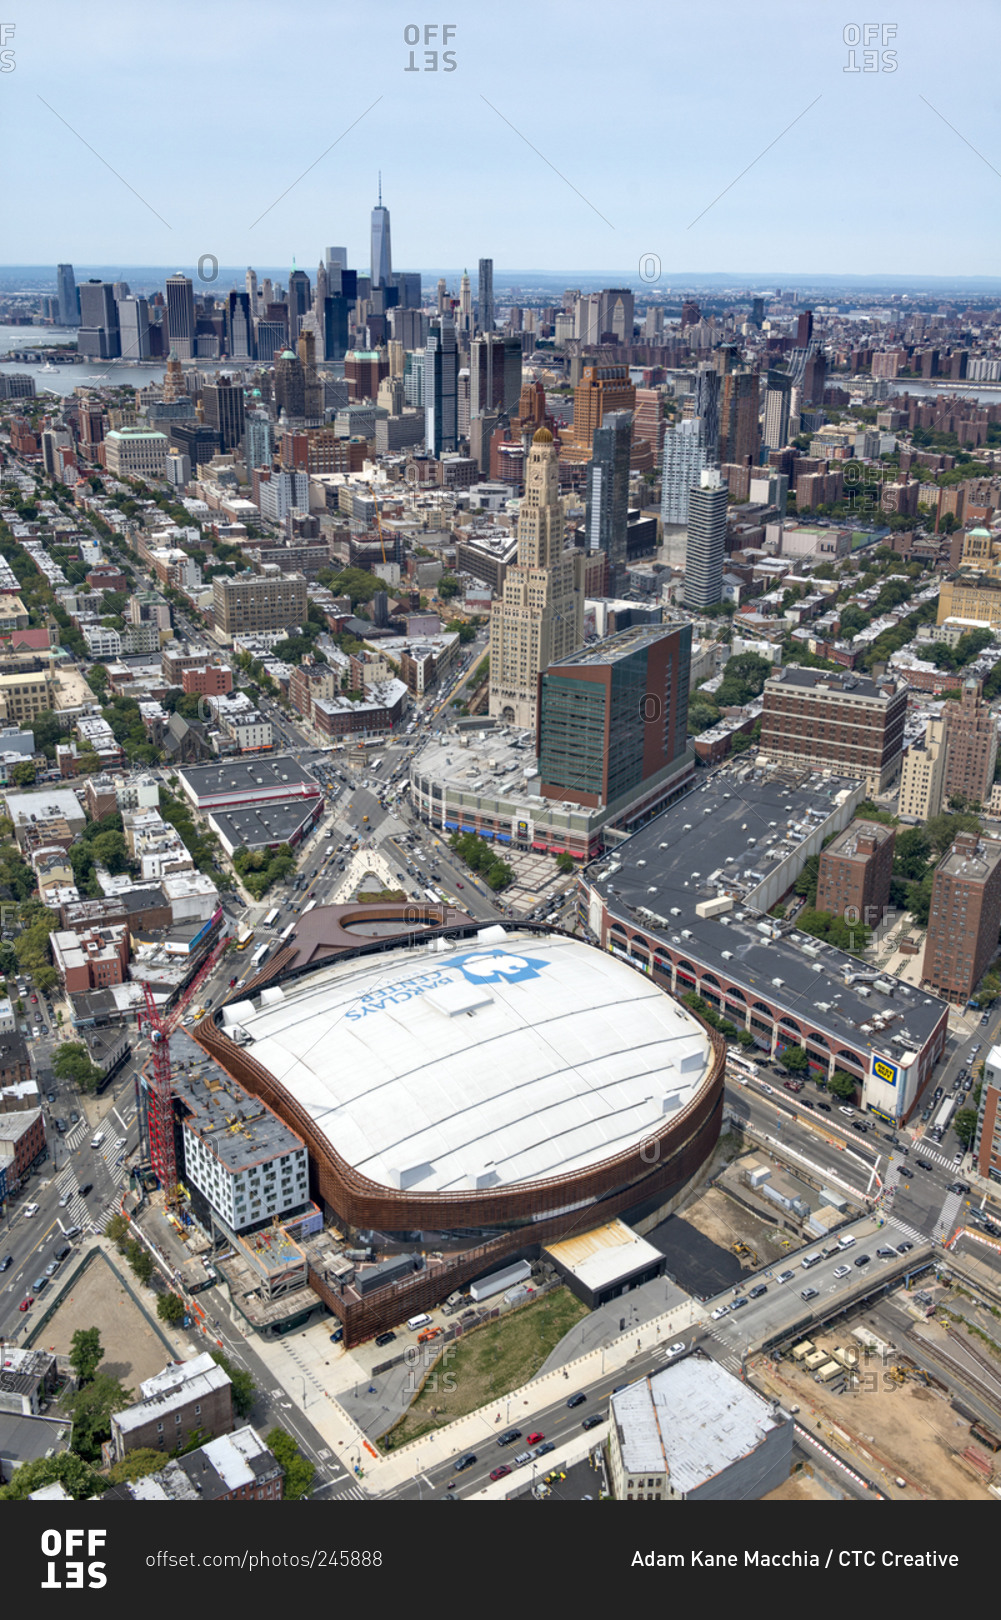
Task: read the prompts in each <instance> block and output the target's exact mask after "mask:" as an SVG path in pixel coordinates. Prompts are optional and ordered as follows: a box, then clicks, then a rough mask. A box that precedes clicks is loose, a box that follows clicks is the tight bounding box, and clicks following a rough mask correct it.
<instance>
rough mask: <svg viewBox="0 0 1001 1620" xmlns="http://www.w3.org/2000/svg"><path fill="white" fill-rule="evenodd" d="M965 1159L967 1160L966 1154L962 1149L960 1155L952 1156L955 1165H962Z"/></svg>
mask: <svg viewBox="0 0 1001 1620" xmlns="http://www.w3.org/2000/svg"><path fill="white" fill-rule="evenodd" d="M965 1158H966V1154H965V1153H964V1152H963V1151H962V1149H960V1151H959V1152H958V1153H954V1154H953V1155H952V1162H953V1164H962V1162H963V1160H964V1159H965Z"/></svg>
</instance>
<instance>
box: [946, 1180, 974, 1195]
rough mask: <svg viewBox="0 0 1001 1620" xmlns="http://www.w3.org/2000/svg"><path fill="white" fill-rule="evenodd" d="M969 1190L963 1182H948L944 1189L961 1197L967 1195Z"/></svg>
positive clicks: (967, 1185) (966, 1183)
mask: <svg viewBox="0 0 1001 1620" xmlns="http://www.w3.org/2000/svg"><path fill="white" fill-rule="evenodd" d="M969 1190H970V1188H969V1183H968V1182H965V1181H950V1183H949V1186H948V1187H947V1189H946V1191H947V1192H951V1193H959V1194H960V1196H961V1197H962V1196H963V1195H964V1194H966V1193H968V1192H969Z"/></svg>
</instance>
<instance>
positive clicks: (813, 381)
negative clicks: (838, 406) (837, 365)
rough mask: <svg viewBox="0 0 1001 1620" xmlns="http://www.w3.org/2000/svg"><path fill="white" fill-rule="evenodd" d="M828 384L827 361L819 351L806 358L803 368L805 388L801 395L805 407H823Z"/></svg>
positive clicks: (816, 350)
mask: <svg viewBox="0 0 1001 1620" xmlns="http://www.w3.org/2000/svg"><path fill="white" fill-rule="evenodd" d="M826 383H827V361H826V360H825V359H824V356H823V355H822V354H821V352H820V350H819V349H815V350H814V351H813V352H812V353H810V354H808V355H807V357H806V364H805V366H804V368H803V387H802V391H801V395H800V399H801V403H802V404H803V405H823V403H824V388H825V386H826Z"/></svg>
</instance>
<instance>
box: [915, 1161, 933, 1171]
mask: <svg viewBox="0 0 1001 1620" xmlns="http://www.w3.org/2000/svg"><path fill="white" fill-rule="evenodd" d="M917 1165H918V1169H919V1170H930V1169H931V1168H932V1167H931V1165H930V1164H929V1163H928V1160H927V1159H918V1161H917Z"/></svg>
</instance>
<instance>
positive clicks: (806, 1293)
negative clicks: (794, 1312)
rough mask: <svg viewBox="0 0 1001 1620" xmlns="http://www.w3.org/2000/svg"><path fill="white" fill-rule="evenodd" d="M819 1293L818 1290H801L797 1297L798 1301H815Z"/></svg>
mask: <svg viewBox="0 0 1001 1620" xmlns="http://www.w3.org/2000/svg"><path fill="white" fill-rule="evenodd" d="M819 1292H820V1290H819V1289H818V1288H802V1289H800V1295H799V1297H800V1299H816V1297H817V1295H818V1293H819Z"/></svg>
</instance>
